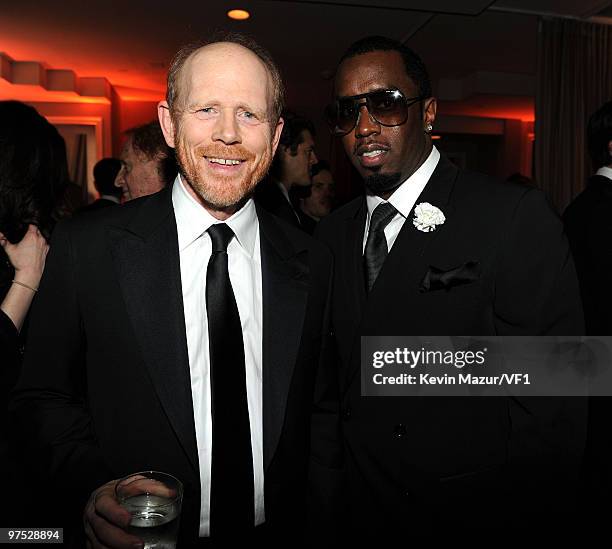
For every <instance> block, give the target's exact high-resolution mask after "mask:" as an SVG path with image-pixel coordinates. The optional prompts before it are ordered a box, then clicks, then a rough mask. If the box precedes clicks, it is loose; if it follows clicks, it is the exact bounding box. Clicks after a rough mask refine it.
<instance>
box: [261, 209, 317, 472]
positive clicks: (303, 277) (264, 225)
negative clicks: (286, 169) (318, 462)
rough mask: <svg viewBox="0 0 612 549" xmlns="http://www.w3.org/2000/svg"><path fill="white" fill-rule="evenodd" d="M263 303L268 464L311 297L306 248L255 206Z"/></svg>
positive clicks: (264, 390) (280, 420)
mask: <svg viewBox="0 0 612 549" xmlns="http://www.w3.org/2000/svg"><path fill="white" fill-rule="evenodd" d="M257 216H258V218H259V228H260V240H261V267H262V269H261V270H262V301H263V303H262V305H263V425H264V429H263V432H264V467H265V468H267V467H268V466H269V465H270V462H271V460H272V457H273V456H274V452H275V451H276V447H277V445H278V441H279V438H280V434H281V431H282V427H283V422H284V419H285V409H286V405H287V396H288V393H289V386H290V384H291V379H292V376H293V370H294V367H295V362H296V358H297V354H298V348H299V345H300V340H301V335H302V325H303V322H304V314H305V311H306V302H307V296H308V284H309V269H308V255H307V251H306V250H305V249H302V250H300V249H295V248H294V247H293V246H292V244H291V242H290V241H289V239H288V238H287V237H286V236H285V235H284V233H283V229H282V228H281V227H280V226H279V225H278V224H277V222H276V221H275V220H274V218H273V217H272V216H270V214H268V213H267V212H265V211H264V210H263V209H262V208H260V207H257Z"/></svg>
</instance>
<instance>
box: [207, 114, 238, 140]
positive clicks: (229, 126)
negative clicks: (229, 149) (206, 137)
mask: <svg viewBox="0 0 612 549" xmlns="http://www.w3.org/2000/svg"><path fill="white" fill-rule="evenodd" d="M230 111H231V112H230ZM212 140H213V141H221V142H223V143H225V144H226V145H232V144H234V143H240V142H241V139H240V131H239V129H238V121H237V120H236V116H235V115H234V112H233V109H230V110H228V109H223V110H222V111H221V113H220V114H219V117H218V118H217V121H216V123H215V127H214V129H213V133H212Z"/></svg>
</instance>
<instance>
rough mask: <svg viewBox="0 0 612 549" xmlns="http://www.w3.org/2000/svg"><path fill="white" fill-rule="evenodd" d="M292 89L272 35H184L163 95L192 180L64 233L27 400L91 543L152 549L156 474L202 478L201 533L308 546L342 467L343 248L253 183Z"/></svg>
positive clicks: (191, 490)
mask: <svg viewBox="0 0 612 549" xmlns="http://www.w3.org/2000/svg"><path fill="white" fill-rule="evenodd" d="M282 102H283V85H282V82H281V79H280V75H279V72H278V69H277V68H276V66H275V65H274V62H273V61H272V59H271V58H270V56H269V54H268V53H267V52H266V51H265V50H263V49H262V48H261V47H260V46H258V45H257V44H255V43H254V42H252V41H250V40H248V39H246V38H244V37H242V36H240V35H225V36H223V37H222V38H220V39H219V40H213V41H209V42H207V43H204V44H198V45H193V46H188V47H186V48H184V49H182V50H181V51H180V52H179V53H178V54H177V56H176V58H175V59H174V61H173V63H172V65H171V67H170V71H169V75H168V91H167V100H166V101H163V102H161V103H160V104H159V118H160V122H161V125H162V128H163V131H164V135H165V138H166V140H167V142H168V144H169V145H170V146H171V147H174V148H175V149H176V151H177V157H178V160H179V164H180V174H179V176H177V178H176V180H175V182H174V185H173V186H172V187H170V188H167V189H165V190H164V191H162V192H160V193H157V194H155V195H152V196H147V197H143V198H141V199H137V200H134V201H130V202H129V203H128V204H126V205H125V206H124V207H123V208H117V209H115V208H109V212H108V215H106V217H104V216H103V213H104V212H100V213H101V215H100V216H99V218H98V223H96V224H88V223H86V222H82V221H81V220H79V219H74V220H72V221H70V222H68V223H66V224H64V225H62V226H59V227H58V229H57V232H56V233H55V235H54V240H53V243H52V249H53V252H52V253H51V254H50V256H49V259H48V262H47V270H46V273H45V277H44V280H43V281H42V283H41V285H40V292H39V294H38V296H37V303H36V306H35V308H34V310H33V313H32V322H31V332H30V333H31V340H30V343H29V344H28V349H29V352H28V354H27V356H26V358H25V366H24V373H23V377H22V379H21V381H20V384H19V386H18V392H17V396H16V400H15V403H14V407H15V409H16V412H17V417H18V418H19V419H20V424H21V425H22V428H23V429H24V431H25V432H26V433H27V435H28V438H29V440H30V443H31V444H33V448H32V451H33V452H36V455H38V456H41V461H43V462H44V463H45V465H46V466H47V471H48V474H49V475H50V476H51V477H52V478H53V480H54V481H56V482H57V483H58V485H59V486H61V487H62V490H63V491H65V492H66V493H67V497H72V498H74V501H75V502H77V503H79V504H80V505H81V512H82V510H83V507H82V506H83V505H84V508H85V511H84V515H83V519H84V520H83V522H84V526H85V533H86V535H87V539H88V543H89V545H90V546H91V547H128V546H130V547H137V546H140V547H142V541H141V540H139V538H138V536H134V535H132V534H128V533H127V532H126V531H125V528H126V527H127V525H128V523H129V521H130V514H129V512H128V511H127V510H126V509H124V508H123V507H121V506H120V505H119V503H118V500H117V498H116V496H115V487H116V485H117V479H119V478H121V477H124V476H126V475H130V474H132V473H136V472H138V471H146V470H158V471H163V472H166V473H170V474H172V475H173V476H175V477H177V478H178V479H179V480H181V481H182V483H183V485H184V499H183V506H182V508H183V511H182V515H181V520H180V534H179V546H181V547H192V546H194V544H198V546H199V544H200V543H202V540H203V539H204V538H210V539H209V540H205V541H206V542H208V541H210V542H212V543H213V544H216V543H220V544H223V543H225V542H226V541H229V540H232V541H236V540H253V541H261V540H262V539H263V540H266V541H267V542H270V540H272V541H274V540H275V539H277V538H281V537H282V538H284V539H292V538H295V544H298V545H299V543H300V542H301V541H302V540H303V539H304V538H303V529H304V525H305V524H306V519H305V516H306V513H305V509H304V507H305V502H306V500H307V497H306V494H307V492H308V490H307V473H308V470H309V468H310V472H311V475H312V478H317V476H318V475H328V476H329V475H333V474H334V471H335V469H334V468H335V467H336V466H337V465H338V463H337V460H338V457H337V454H335V453H334V451H335V447H334V445H333V440H334V434H335V432H336V429H337V413H336V410H335V408H334V398H333V395H334V391H333V380H334V379H335V375H334V374H333V373H332V372H331V371H330V369H329V364H328V363H327V362H326V361H324V360H323V359H322V356H323V354H324V353H323V350H324V348H326V346H327V334H328V328H327V324H328V320H327V314H326V311H327V309H328V306H327V302H328V300H329V291H330V286H331V256H330V255H329V252H328V251H326V249H325V248H324V247H323V246H322V245H321V244H319V243H317V242H316V241H314V240H312V239H310V238H309V237H307V236H306V235H304V234H303V233H302V232H301V231H299V230H297V229H295V230H294V229H291V228H287V227H283V228H281V227H280V226H279V225H278V222H277V220H276V219H275V218H274V217H273V216H271V215H270V214H268V213H266V212H264V211H261V210H260V209H259V208H257V207H256V206H255V204H254V202H253V200H252V198H251V195H252V193H253V190H254V188H255V185H256V184H257V183H258V181H259V180H260V179H261V178H262V177H263V175H264V174H265V173H266V171H267V169H268V167H269V165H270V162H271V160H272V157H273V154H274V150H275V148H276V146H277V144H278V140H279V136H280V132H281V130H282V127H283V120H282V118H280V113H281V109H282ZM92 288H96V291H95V292H93V291H91V289H92ZM56 317H57V318H59V319H61V321H60V322H57V321H54V322H50V321H49V320H50V319H51V318H56ZM107 341H114V342H115V345H114V346H113V347H109V346H108V345H107V344H106V342H107ZM313 410H314V412H313ZM311 422H312V424H313V425H314V426H316V430H315V429H313V430H312V431H311V427H310V426H311ZM311 432H312V441H311ZM326 440H331V441H332V444H329V445H326V444H323V443H320V441H326ZM309 461H310V463H309ZM315 487H316V485H315ZM310 493H311V494H315V493H316V490H315V491H312V490H311V492H310ZM85 500H87V502H85ZM290 532H291V534H290ZM207 546H208V545H207Z"/></svg>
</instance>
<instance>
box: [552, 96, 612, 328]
mask: <svg viewBox="0 0 612 549" xmlns="http://www.w3.org/2000/svg"><path fill="white" fill-rule="evenodd" d="M587 144H588V147H589V154H590V156H591V160H592V162H593V169H594V170H595V174H594V175H593V176H591V177H590V178H589V180H588V181H587V186H586V189H585V190H584V191H582V193H580V194H579V195H578V197H576V198H575V199H574V201H573V202H572V203H571V204H570V205H569V206H568V207H567V209H566V210H565V212H564V214H563V221H564V222H565V231H566V232H567V236H568V238H569V241H570V246H571V248H572V253H573V254H574V261H575V262H576V270H577V272H578V279H579V281H580V289H581V293H582V302H583V305H584V317H585V323H586V330H587V334H589V335H591V334H592V335H610V334H612V288H611V287H610V272H612V271H611V270H612V101H609V102H608V103H606V104H605V105H603V106H602V107H600V108H599V109H598V110H597V111H596V112H595V113H594V114H593V115H592V116H591V118H590V119H589V122H588V126H587Z"/></svg>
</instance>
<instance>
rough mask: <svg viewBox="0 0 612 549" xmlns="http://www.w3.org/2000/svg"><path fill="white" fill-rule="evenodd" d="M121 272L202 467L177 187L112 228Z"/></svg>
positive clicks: (188, 448)
mask: <svg viewBox="0 0 612 549" xmlns="http://www.w3.org/2000/svg"><path fill="white" fill-rule="evenodd" d="M108 236H109V239H110V246H111V250H112V255H113V260H114V264H115V269H116V271H117V277H118V280H119V284H120V287H121V292H122V294H123V299H124V301H125V305H126V308H127V312H128V315H129V317H130V319H131V321H132V326H133V329H134V332H135V334H136V340H137V342H138V344H139V347H140V350H141V352H142V355H143V357H144V362H145V365H146V367H147V370H148V373H149V376H150V379H151V382H152V384H153V386H154V387H155V391H156V392H157V396H158V398H159V400H160V402H161V404H162V406H163V408H164V410H165V411H166V414H167V416H168V419H169V421H170V423H171V424H172V427H173V429H174V431H175V433H176V435H177V438H178V440H179V441H180V443H181V445H182V446H183V449H184V450H185V453H186V454H187V456H188V458H189V460H190V462H191V464H192V465H193V467H194V470H195V471H196V472H197V471H198V452H197V443H196V438H195V425H194V419H193V404H192V399H191V380H190V371H189V358H188V354H187V338H186V334H185V318H184V312H183V297H182V291H181V275H180V262H179V252H178V240H177V231H176V221H175V218H174V212H173V209H172V193H171V187H169V188H168V189H166V190H165V191H162V192H161V193H158V194H156V195H154V196H152V197H151V198H149V199H148V200H147V201H146V202H144V203H142V204H141V205H140V208H139V209H138V210H137V211H136V215H135V216H134V218H132V220H131V221H130V223H129V224H128V225H127V226H125V227H113V228H111V229H109V235H108Z"/></svg>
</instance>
